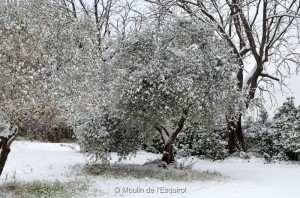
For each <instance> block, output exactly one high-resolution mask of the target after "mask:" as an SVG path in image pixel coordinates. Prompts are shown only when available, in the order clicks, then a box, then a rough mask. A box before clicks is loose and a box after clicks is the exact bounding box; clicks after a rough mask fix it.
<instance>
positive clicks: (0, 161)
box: [0, 138, 10, 175]
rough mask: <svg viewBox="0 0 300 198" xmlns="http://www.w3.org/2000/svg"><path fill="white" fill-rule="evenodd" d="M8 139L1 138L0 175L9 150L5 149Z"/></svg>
mask: <svg viewBox="0 0 300 198" xmlns="http://www.w3.org/2000/svg"><path fill="white" fill-rule="evenodd" d="M7 143H8V139H7V138H1V153H0V175H1V174H2V172H3V169H4V166H5V163H6V160H7V157H8V154H9V152H10V148H9V147H7Z"/></svg>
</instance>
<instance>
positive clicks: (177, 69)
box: [111, 19, 242, 164]
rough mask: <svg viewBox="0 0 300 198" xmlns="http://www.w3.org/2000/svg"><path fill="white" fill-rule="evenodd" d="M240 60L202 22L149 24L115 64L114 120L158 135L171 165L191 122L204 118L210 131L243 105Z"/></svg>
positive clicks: (122, 45) (141, 132)
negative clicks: (179, 138) (177, 143)
mask: <svg viewBox="0 0 300 198" xmlns="http://www.w3.org/2000/svg"><path fill="white" fill-rule="evenodd" d="M235 60H236V58H235V57H234V56H233V55H232V54H231V53H230V50H228V48H227V47H226V44H225V43H224V42H223V41H222V40H221V39H220V38H219V37H218V36H217V35H216V34H215V28H214V27H212V26H209V25H207V24H205V23H201V22H200V21H198V20H197V19H191V20H186V19H176V20H173V21H170V22H166V23H163V24H162V23H160V24H159V27H157V25H156V24H154V25H153V24H149V28H146V29H145V30H143V31H141V32H138V33H137V34H134V35H131V36H129V37H128V38H127V39H126V41H125V42H121V43H120V44H119V49H118V52H117V53H116V55H115V57H114V58H113V60H112V63H111V64H112V65H113V66H112V67H113V68H114V69H115V70H116V73H117V74H118V76H119V77H118V78H116V80H115V82H114V90H115V94H116V99H117V100H116V110H115V111H114V112H113V114H112V115H113V116H117V117H118V118H119V119H120V121H121V122H122V123H123V124H122V125H120V126H122V128H123V129H124V130H128V131H134V132H135V133H136V136H138V135H139V136H141V137H145V136H146V137H147V136H150V137H151V134H152V133H153V130H157V131H158V132H159V133H160V135H161V137H162V140H163V142H164V153H163V159H162V160H163V161H164V162H166V163H167V164H169V163H171V162H172V161H173V160H174V154H173V144H174V141H175V140H176V138H177V136H178V134H179V133H180V132H181V131H182V129H183V128H184V126H185V123H186V122H187V121H198V120H199V119H200V118H202V120H201V121H203V122H205V125H206V126H207V127H208V128H209V126H213V125H214V123H215V122H216V121H217V119H216V117H218V116H219V115H220V114H222V113H223V114H222V115H225V113H224V112H227V111H228V108H229V107H232V103H237V104H238V103H241V102H242V100H241V101H238V100H236V99H237V98H239V97H237V96H236V95H237V94H238V91H237V90H236V81H235V79H234V77H233V71H235V69H236V68H237V64H236V63H235ZM237 106H238V105H237ZM204 117H205V119H204ZM174 120H175V121H174ZM171 121H173V123H174V122H175V123H176V125H175V126H174V127H172V124H171V123H172V122H171ZM124 143H126V140H125V141H124Z"/></svg>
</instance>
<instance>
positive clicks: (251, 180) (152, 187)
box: [0, 141, 300, 198]
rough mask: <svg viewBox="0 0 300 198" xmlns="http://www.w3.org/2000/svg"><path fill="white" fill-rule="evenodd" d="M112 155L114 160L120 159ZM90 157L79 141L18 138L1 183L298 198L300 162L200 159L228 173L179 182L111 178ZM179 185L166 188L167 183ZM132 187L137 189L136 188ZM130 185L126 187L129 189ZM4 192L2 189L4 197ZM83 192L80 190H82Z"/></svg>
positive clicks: (201, 165)
mask: <svg viewBox="0 0 300 198" xmlns="http://www.w3.org/2000/svg"><path fill="white" fill-rule="evenodd" d="M158 157H160V156H159V155H155V154H150V153H145V152H140V153H138V154H137V156H136V157H132V158H131V159H129V160H127V161H125V163H132V164H143V163H145V162H147V161H149V160H153V159H156V158H158ZM116 160H117V158H116V156H113V158H112V162H114V161H116ZM85 163H86V159H85V157H84V156H83V155H82V154H81V153H79V152H78V149H77V147H76V145H72V144H53V143H36V142H23V141H19V142H15V143H14V144H13V145H12V152H11V153H10V155H9V159H8V161H7V164H6V167H5V169H4V172H3V174H2V176H1V180H0V185H3V184H4V183H5V182H8V181H13V180H14V181H19V182H22V181H33V180H39V181H44V180H46V181H55V180H59V181H62V182H67V181H70V180H79V181H81V180H82V181H84V182H87V183H88V190H87V191H86V192H84V194H83V196H82V195H81V197H106V198H109V197H155V198H158V197H172V198H173V197H174V198H176V197H191V198H196V197H197V198H227V197H228V198H229V197H230V198H260V197H261V198H283V197H288V198H299V197H300V182H299V181H300V165H299V164H287V163H280V164H279V163H276V164H264V161H263V160H261V159H257V158H253V159H250V160H241V159H237V158H230V159H227V160H225V161H214V162H213V161H210V160H200V159H199V160H198V161H197V162H196V163H195V165H194V169H196V170H215V171H218V172H220V173H221V174H223V175H224V176H226V179H218V180H215V181H196V182H175V181H172V182H171V181H161V180H152V179H140V180H138V179H112V178H104V177H100V176H92V175H87V174H84V173H82V172H81V168H82V167H83V166H84V165H85ZM170 187H171V188H172V189H178V190H177V192H176V193H173V194H169V193H164V192H165V189H166V188H170ZM129 189H138V192H137V191H135V193H130V192H128V190H129ZM126 190H127V191H126ZM1 196H2V197H3V196H4V195H1V192H0V197H1ZM79 197H80V196H79Z"/></svg>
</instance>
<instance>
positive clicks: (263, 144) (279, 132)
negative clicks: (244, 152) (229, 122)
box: [244, 98, 300, 161]
mask: <svg viewBox="0 0 300 198" xmlns="http://www.w3.org/2000/svg"><path fill="white" fill-rule="evenodd" d="M299 112H300V109H299V108H296V107H295V105H294V98H287V101H285V102H284V103H283V105H282V106H281V107H279V108H278V110H277V112H276V114H275V115H274V118H273V120H272V121H270V120H269V119H268V114H267V112H266V111H265V110H262V111H261V112H260V114H259V117H258V118H257V120H256V121H254V120H253V119H251V118H248V120H247V121H246V122H245V126H244V128H245V139H246V142H247V143H248V147H249V150H250V151H253V152H256V153H258V154H260V155H261V156H263V157H264V158H265V159H266V160H267V161H271V160H272V159H278V160H299V159H298V154H296V151H297V150H298V149H300V114H299Z"/></svg>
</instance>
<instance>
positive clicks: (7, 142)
mask: <svg viewBox="0 0 300 198" xmlns="http://www.w3.org/2000/svg"><path fill="white" fill-rule="evenodd" d="M13 131H14V133H13V134H12V135H9V136H8V137H0V149H1V150H0V176H1V174H2V172H3V169H4V166H5V163H6V161H7V158H8V154H9V153H10V146H11V144H12V143H13V141H15V140H16V138H17V137H18V135H19V128H18V127H13Z"/></svg>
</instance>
